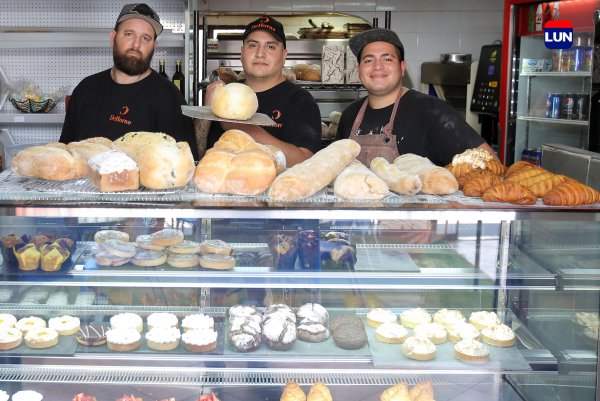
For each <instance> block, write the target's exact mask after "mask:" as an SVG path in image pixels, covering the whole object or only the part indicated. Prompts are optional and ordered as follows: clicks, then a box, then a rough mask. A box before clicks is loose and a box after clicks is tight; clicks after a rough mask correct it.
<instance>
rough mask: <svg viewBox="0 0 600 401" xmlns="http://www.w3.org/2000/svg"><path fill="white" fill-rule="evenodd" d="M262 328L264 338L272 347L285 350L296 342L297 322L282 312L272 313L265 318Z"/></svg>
mask: <svg viewBox="0 0 600 401" xmlns="http://www.w3.org/2000/svg"><path fill="white" fill-rule="evenodd" d="M294 318H295V316H294ZM262 329H263V339H264V340H265V343H266V344H267V346H268V347H269V348H271V349H275V350H279V351H284V350H287V349H290V348H291V347H292V345H293V344H294V343H295V342H296V338H297V333H296V323H295V322H292V321H290V320H288V319H286V317H285V315H283V314H281V313H272V314H270V315H269V316H267V317H266V318H263V325H262Z"/></svg>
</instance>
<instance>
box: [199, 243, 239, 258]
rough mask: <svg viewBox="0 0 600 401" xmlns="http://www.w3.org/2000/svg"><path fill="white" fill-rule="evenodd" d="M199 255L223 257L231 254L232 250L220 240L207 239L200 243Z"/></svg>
mask: <svg viewBox="0 0 600 401" xmlns="http://www.w3.org/2000/svg"><path fill="white" fill-rule="evenodd" d="M200 254H201V255H212V254H215V255H225V256H230V255H231V254H233V248H232V247H231V246H230V245H229V244H228V243H227V242H225V241H222V240H220V239H208V240H205V241H202V242H201V243H200Z"/></svg>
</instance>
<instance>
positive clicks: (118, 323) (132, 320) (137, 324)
mask: <svg viewBox="0 0 600 401" xmlns="http://www.w3.org/2000/svg"><path fill="white" fill-rule="evenodd" d="M110 328H111V329H123V328H129V329H135V330H137V332H138V333H141V332H142V330H143V329H144V322H143V321H142V318H141V317H140V316H139V315H136V314H135V313H119V314H118V315H114V316H113V317H111V318H110Z"/></svg>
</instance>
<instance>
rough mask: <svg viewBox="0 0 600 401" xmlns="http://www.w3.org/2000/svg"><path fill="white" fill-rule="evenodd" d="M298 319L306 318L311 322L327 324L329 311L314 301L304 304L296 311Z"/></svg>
mask: <svg viewBox="0 0 600 401" xmlns="http://www.w3.org/2000/svg"><path fill="white" fill-rule="evenodd" d="M296 316H298V320H303V319H305V318H306V319H308V320H310V321H311V322H316V323H320V324H322V325H327V324H328V323H329V313H328V312H327V309H325V308H324V307H323V306H321V305H319V304H315V303H308V304H304V305H302V306H301V307H299V308H298V311H297V312H296Z"/></svg>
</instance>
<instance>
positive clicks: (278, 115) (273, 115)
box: [271, 109, 283, 128]
mask: <svg viewBox="0 0 600 401" xmlns="http://www.w3.org/2000/svg"><path fill="white" fill-rule="evenodd" d="M271 118H272V119H273V120H274V121H275V122H277V120H279V119H280V118H281V111H279V110H277V109H275V110H273V111H272V112H271ZM274 127H277V128H281V127H283V124H281V123H276V124H275V125H274Z"/></svg>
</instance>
